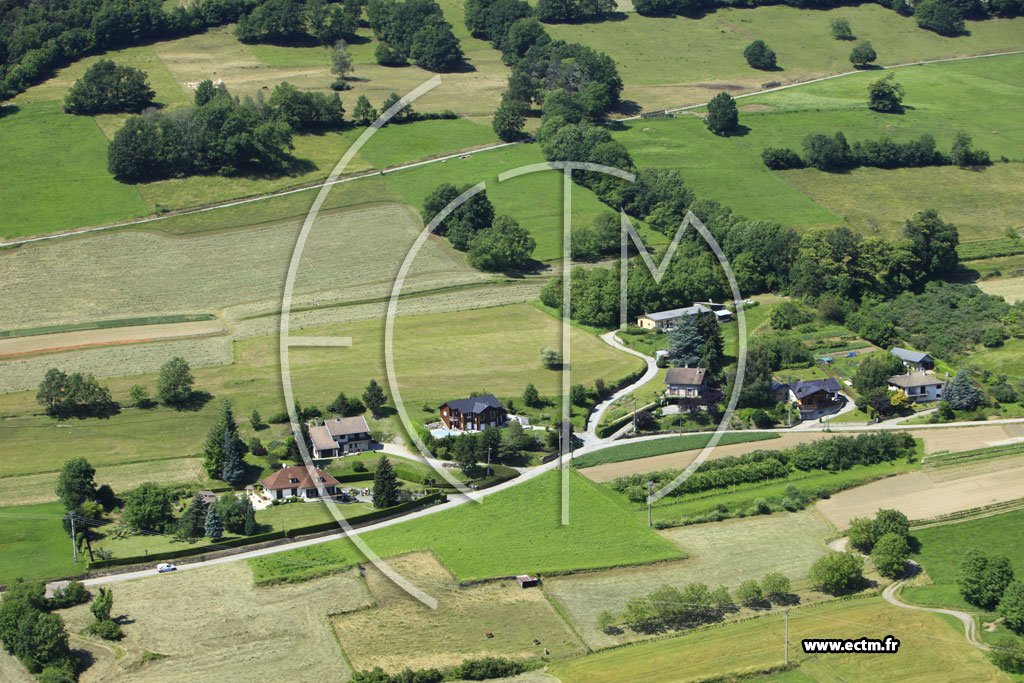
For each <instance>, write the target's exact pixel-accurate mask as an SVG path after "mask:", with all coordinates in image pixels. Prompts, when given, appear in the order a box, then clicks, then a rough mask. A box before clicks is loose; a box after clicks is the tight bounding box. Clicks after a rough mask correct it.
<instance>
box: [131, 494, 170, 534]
mask: <svg viewBox="0 0 1024 683" xmlns="http://www.w3.org/2000/svg"><path fill="white" fill-rule="evenodd" d="M173 520H174V511H173V508H172V505H171V496H170V494H169V493H168V492H167V489H165V488H163V487H162V486H160V485H159V484H156V483H154V482H146V483H144V484H141V485H139V486H138V487H136V488H134V489H132V490H131V491H129V492H128V495H126V496H125V505H124V513H123V514H122V516H121V521H122V522H124V523H125V524H126V525H128V526H130V527H133V528H135V529H141V530H143V531H157V532H163V531H164V529H165V528H166V527H167V525H169V524H170V523H171V522H173Z"/></svg>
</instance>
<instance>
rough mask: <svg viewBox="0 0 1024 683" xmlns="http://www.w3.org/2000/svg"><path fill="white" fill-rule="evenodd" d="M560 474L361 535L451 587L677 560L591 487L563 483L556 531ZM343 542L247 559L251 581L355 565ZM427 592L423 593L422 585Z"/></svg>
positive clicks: (356, 556)
mask: <svg viewBox="0 0 1024 683" xmlns="http://www.w3.org/2000/svg"><path fill="white" fill-rule="evenodd" d="M560 489H561V476H560V474H559V473H558V472H555V471H552V472H545V473H544V474H542V475H540V476H537V477H536V478H534V479H532V480H530V481H528V482H523V483H521V484H518V485H516V486H514V487H512V488H509V489H506V490H504V491H501V492H499V493H495V494H493V495H490V496H487V497H486V498H484V499H483V501H482V503H480V504H477V503H473V502H468V503H464V504H462V505H460V506H458V507H456V508H454V509H450V510H444V511H441V512H437V513H434V514H431V515H427V516H424V517H419V518H417V519H411V520H408V521H406V522H403V523H402V524H396V525H394V526H390V527H386V528H384V529H379V530H376V531H372V532H369V533H367V534H364V535H363V536H362V538H363V540H364V541H365V542H366V544H367V545H368V546H369V547H370V548H372V549H373V551H374V552H376V553H377V554H378V555H380V556H381V557H393V556H395V555H401V554H404V553H408V552H412V551H415V550H425V549H429V550H432V551H433V552H434V554H435V555H436V556H437V559H438V560H439V561H440V562H441V564H442V565H444V567H445V568H446V569H447V570H448V571H450V572H451V573H452V575H454V577H455V578H456V579H458V580H459V581H468V580H474V579H483V578H489V577H499V576H512V575H515V574H522V573H530V574H541V575H549V574H557V573H564V572H571V571H579V570H583V569H598V568H603V567H615V566H623V565H634V564H643V563H649V562H656V561H659V560H669V559H678V558H681V557H684V554H683V553H682V552H681V551H680V550H678V549H677V548H676V547H675V546H674V545H673V544H672V543H670V542H669V541H667V540H665V539H663V538H660V537H658V536H657V535H656V534H655V533H654V532H653V531H651V530H650V529H648V528H647V527H646V526H645V525H643V524H641V523H640V522H639V521H638V520H634V519H630V516H629V515H628V513H626V512H625V511H623V510H621V509H618V508H617V507H616V506H615V505H611V504H609V502H608V500H607V498H605V496H604V495H603V494H602V493H601V492H600V491H599V490H597V488H596V485H595V484H592V483H590V482H588V481H587V480H586V479H584V478H583V477H581V476H579V475H577V474H575V473H573V474H572V475H571V477H570V495H569V525H568V526H562V525H561V523H560V522H561V513H560V510H561V491H560ZM361 560H362V558H361V555H360V553H359V552H358V550H356V548H355V546H353V545H352V544H351V542H349V541H347V540H339V541H331V542H330V543H321V544H319V545H313V546H309V547H306V548H300V549H298V550H294V551H288V552H286V553H278V554H276V555H268V556H265V557H258V558H254V559H251V560H247V562H248V563H249V566H250V567H251V568H252V571H253V578H254V580H255V581H256V582H257V583H264V582H275V581H289V580H300V579H302V578H303V577H305V576H309V575H317V574H321V573H323V572H329V571H333V570H336V569H337V568H340V567H344V566H347V565H350V564H353V563H355V562H358V561H361ZM423 589H424V590H426V591H427V592H428V593H429V592H430V587H429V586H428V585H424V586H423Z"/></svg>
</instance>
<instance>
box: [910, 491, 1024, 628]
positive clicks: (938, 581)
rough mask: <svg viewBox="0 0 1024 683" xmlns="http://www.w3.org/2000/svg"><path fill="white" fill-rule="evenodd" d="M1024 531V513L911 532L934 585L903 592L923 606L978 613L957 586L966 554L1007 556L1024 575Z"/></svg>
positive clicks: (921, 560)
mask: <svg viewBox="0 0 1024 683" xmlns="http://www.w3.org/2000/svg"><path fill="white" fill-rule="evenodd" d="M1022 532H1024V510H1014V511H1012V512H1004V513H1002V514H998V515H993V516H991V517H983V518H981V519H972V520H967V521H964V522H956V523H953V524H944V525H942V526H936V527H930V528H927V529H914V530H912V531H911V535H912V536H913V537H914V538H915V539H917V545H916V546H915V547H914V551H915V552H914V559H915V560H917V561H918V562H920V563H921V566H922V567H923V568H924V570H925V571H926V572H927V573H928V576H929V577H930V578H931V580H932V581H933V582H934V583H933V585H927V586H908V587H906V588H904V589H903V598H904V599H905V600H907V601H908V602H913V603H916V604H921V605H935V606H943V607H952V608H954V609H961V610H967V611H970V612H976V611H978V608H977V607H975V606H973V605H971V604H969V603H967V602H966V601H965V600H964V599H963V597H962V596H961V595H960V591H959V589H958V588H957V586H956V579H957V576H959V575H960V562H961V560H962V559H963V556H964V554H965V553H966V552H967V551H969V550H980V551H981V552H983V553H985V554H988V555H1005V556H1006V557H1007V558H1009V560H1010V563H1011V564H1012V565H1013V569H1014V572H1015V573H1017V574H1018V575H1019V574H1022V573H1024V546H1022V545H1021V543H1020V542H1019V539H1020V536H1021V533H1022Z"/></svg>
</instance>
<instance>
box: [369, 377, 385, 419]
mask: <svg viewBox="0 0 1024 683" xmlns="http://www.w3.org/2000/svg"><path fill="white" fill-rule="evenodd" d="M387 400H388V397H387V396H386V395H385V394H384V390H383V389H381V388H380V385H379V384H377V380H375V379H371V380H370V383H369V384H368V385H366V391H364V392H363V404H364V405H365V406H366V407H367V408H369V409H370V413H372V414H373V416H374V417H380V409H381V408H383V407H384V404H385V403H386V402H387Z"/></svg>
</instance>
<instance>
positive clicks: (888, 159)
mask: <svg viewBox="0 0 1024 683" xmlns="http://www.w3.org/2000/svg"><path fill="white" fill-rule="evenodd" d="M803 150H804V156H803V157H801V156H800V155H799V154H797V153H796V152H794V151H793V150H792V149H790V148H788V147H785V148H778V147H768V148H766V149H765V150H764V151H762V152H761V159H762V160H763V161H764V165H765V166H767V167H768V168H770V169H772V170H785V169H791V168H804V167H807V166H810V167H811V168H816V169H818V170H819V171H828V172H831V173H838V172H844V171H849V170H851V169H854V168H858V167H860V166H870V167H872V168H887V169H891V168H920V167H923V166H954V165H955V166H959V167H961V168H968V167H972V166H987V165H989V164H991V163H992V162H991V160H990V159H989V155H988V152H986V151H984V150H979V149H974V147H973V143H972V140H971V136H970V135H968V134H967V133H965V132H964V131H959V132H957V134H956V138H955V139H954V141H953V146H952V148H951V149H950V153H949V154H944V153H942V152H941V151H939V150H938V149H936V147H935V138H934V137H933V136H932V135H930V134H929V133H925V134H924V135H922V136H921V137H920V138H918V139H917V140H908V141H906V142H895V141H893V140H891V139H889V138H881V139H879V140H863V141H862V140H858V141H856V142H854V143H853V144H852V145H850V144H849V143H848V142H847V140H846V136H845V135H843V133H842V132H841V131H837V132H836V133H835V134H834V135H832V136H831V137H829V136H828V135H825V134H824V133H811V134H809V135H807V137H805V138H804V141H803Z"/></svg>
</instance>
